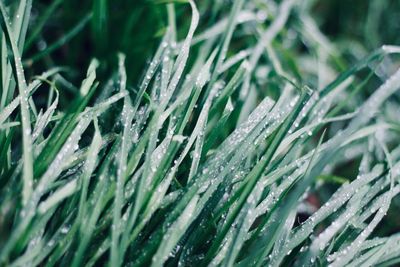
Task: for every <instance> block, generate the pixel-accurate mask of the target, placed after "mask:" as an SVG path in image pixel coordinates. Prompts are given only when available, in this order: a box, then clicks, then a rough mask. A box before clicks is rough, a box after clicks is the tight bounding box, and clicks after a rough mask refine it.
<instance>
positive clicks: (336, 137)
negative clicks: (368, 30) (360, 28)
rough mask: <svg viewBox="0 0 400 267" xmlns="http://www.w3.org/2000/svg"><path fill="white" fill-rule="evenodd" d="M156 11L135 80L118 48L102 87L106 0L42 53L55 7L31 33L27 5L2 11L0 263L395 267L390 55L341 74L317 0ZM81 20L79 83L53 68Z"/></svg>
mask: <svg viewBox="0 0 400 267" xmlns="http://www.w3.org/2000/svg"><path fill="white" fill-rule="evenodd" d="M164 2H165V1H160V3H158V4H157V8H160V9H163V10H164V11H163V12H164V13H162V14H164V15H165V16H166V18H167V19H166V21H167V24H166V25H165V28H163V30H162V31H161V34H162V39H161V41H160V43H159V46H158V48H157V49H156V50H155V52H154V54H153V56H152V58H151V60H150V61H149V63H148V66H147V68H146V70H145V71H144V74H143V76H142V79H141V80H140V81H139V82H137V81H136V82H135V83H134V86H132V84H131V81H130V80H131V79H132V77H129V76H130V72H129V71H127V70H126V60H127V59H128V58H127V57H126V55H125V54H124V53H119V54H118V55H117V54H114V55H113V57H114V58H117V61H118V63H117V66H116V68H115V69H113V70H112V73H111V75H110V76H109V77H108V78H107V77H106V76H105V75H106V74H105V73H107V71H105V70H104V68H105V67H104V65H107V64H109V62H110V61H108V58H107V57H102V56H101V55H102V53H104V51H106V50H107V46H106V43H105V42H107V40H106V38H105V36H106V35H107V34H111V33H110V32H112V26H115V25H112V24H111V22H110V21H111V19H110V18H109V15H110V12H111V11H109V10H108V9H107V5H110V3H107V1H95V3H94V5H93V6H92V10H91V11H93V12H88V13H87V14H86V15H85V16H83V17H82V18H81V19H80V20H79V22H78V24H77V25H75V26H74V27H72V28H71V30H70V31H67V32H66V33H65V35H63V36H62V37H61V38H60V39H58V40H56V41H55V42H54V43H53V44H52V45H48V46H47V47H44V48H43V47H42V48H41V50H40V51H35V49H32V48H31V47H32V46H33V44H35V43H37V42H39V43H40V42H43V40H41V41H40V40H38V39H40V38H43V36H41V31H42V29H43V27H45V25H46V22H47V20H49V19H50V17H51V16H52V13H53V12H54V11H55V10H57V8H59V5H60V4H61V1H54V2H53V4H52V5H50V6H49V7H48V9H47V11H46V12H44V14H43V17H41V19H39V20H38V21H37V22H36V23H33V25H30V26H29V27H30V28H29V29H30V30H28V24H29V22H30V13H31V7H32V2H31V1H29V0H21V1H17V3H11V4H10V5H6V4H5V2H0V11H1V16H0V21H1V26H2V31H3V34H2V37H1V42H2V52H1V53H2V62H1V64H2V76H1V77H2V83H1V88H2V91H1V92H2V94H1V111H0V127H1V128H0V140H1V142H0V153H1V154H0V174H1V178H0V183H1V188H0V190H1V194H0V201H1V211H0V229H1V230H0V231H1V233H0V234H1V240H0V247H1V249H0V262H1V265H10V266H22V265H32V266H37V265H45V266H54V265H56V266H81V265H85V266H93V265H109V266H121V265H124V266H125V265H127V266H131V265H132V266H149V265H151V266H163V265H166V266H178V265H179V266H193V265H196V264H197V265H201V266H208V265H209V266H216V265H218V266H233V265H237V266H264V265H268V266H281V265H283V266H292V265H296V266H315V265H317V266H320V265H321V266H326V265H329V266H371V265H378V266H389V265H396V264H398V263H399V262H400V254H399V252H400V235H399V234H398V233H397V232H396V229H395V228H394V227H393V226H392V228H390V229H389V231H386V232H385V231H382V230H381V231H380V228H382V227H380V225H386V224H387V223H386V220H388V219H386V218H387V217H388V216H389V217H390V215H391V213H392V212H391V210H390V207H391V206H392V207H393V205H394V206H395V207H397V206H398V203H397V204H396V203H395V201H394V200H395V198H396V196H397V195H398V194H399V193H400V185H399V178H400V177H399V175H400V146H399V142H398V140H399V129H400V127H399V123H398V120H397V118H398V115H399V99H398V96H399V94H398V92H399V88H400V70H398V69H397V70H396V63H395V58H394V56H393V55H394V54H399V53H400V47H398V46H387V45H386V46H382V47H380V48H378V49H376V50H375V51H373V52H371V53H370V54H364V55H363V57H362V58H358V59H357V62H356V63H355V64H354V65H353V66H350V67H347V64H348V63H347V61H346V59H345V58H344V57H343V56H342V55H341V46H340V44H336V43H334V42H331V41H329V39H328V38H327V37H326V36H325V35H324V34H322V32H321V31H320V30H319V29H318V27H317V23H316V21H315V19H314V17H313V15H312V9H311V7H312V2H314V1H305V2H302V3H299V2H296V1H294V0H284V1H281V2H279V3H278V2H273V1H267V2H264V1H257V0H253V1H244V0H236V1H233V4H232V6H230V8H229V10H228V12H227V11H226V7H225V6H224V5H222V4H221V2H220V1H215V2H214V1H210V2H208V1H205V2H204V4H202V5H200V6H199V8H200V9H199V10H198V6H196V4H195V3H194V1H192V0H189V1H166V3H164ZM189 11H190V12H191V17H190V20H189V21H188V22H186V21H184V22H183V24H182V25H180V24H177V21H178V20H179V21H181V20H182V17H183V15H182V17H180V16H179V14H183V13H184V12H189ZM371 14H372V13H371ZM371 16H372V17H373V15H371ZM203 18H204V20H205V21H202V20H203ZM207 18H208V19H209V22H210V24H211V25H208V24H207V23H206V22H207ZM109 19H110V21H109ZM368 19H369V24H368V25H370V23H371V17H369V18H368ZM132 20H134V18H132ZM89 21H91V22H92V27H91V29H92V32H93V33H95V37H93V38H94V40H95V41H98V42H101V44H99V46H98V47H97V48H96V49H97V53H98V55H99V56H100V60H99V59H92V60H91V63H90V64H89V67H88V70H87V71H86V77H85V78H84V79H83V80H82V81H81V83H80V86H75V85H73V84H74V83H71V82H70V81H69V79H72V80H74V79H76V78H73V77H74V76H73V75H71V74H70V73H71V72H73V71H74V70H71V69H69V68H65V67H55V66H52V67H51V66H50V65H52V64H50V65H49V62H50V61H52V57H54V58H57V56H55V55H54V56H53V52H54V51H57V49H59V48H60V47H63V46H64V45H66V44H67V43H68V42H69V41H70V40H72V39H73V38H75V36H77V34H79V32H80V31H82V30H83V28H84V27H85V25H86V24H87V23H88V22H89ZM186 23H188V24H187V25H186ZM128 24H129V23H128ZM186 26H187V27H186ZM181 27H182V29H183V30H182V29H180V28H181ZM143 30H144V29H143ZM126 31H128V30H126ZM183 31H185V35H184V36H183V37H182V36H181V34H182V32H183ZM374 36H375V35H374ZM122 38H123V39H124V38H125V37H124V36H122ZM374 38H375V39H374V40H375V41H376V38H378V37H377V36H375V37H374ZM25 39H27V40H28V41H27V42H25ZM124 40H125V41H124V42H128V41H127V40H128V39H124ZM302 46H306V49H304V47H303V49H299V48H300V47H302ZM24 50H25V53H28V56H27V58H26V59H25V58H24V57H23V58H24V59H22V58H21V57H22V56H21V55H22V54H23V52H24ZM145 53H146V54H147V53H148V51H146V52H145ZM353 55H354V56H357V55H359V53H354V54H353ZM39 63H42V64H44V65H45V66H46V71H45V72H44V73H42V74H40V75H38V74H37V73H35V75H38V76H34V75H30V76H31V80H30V81H28V80H27V79H26V76H25V74H24V73H26V72H27V71H28V70H29V72H30V73H31V72H32V69H33V70H36V67H35V66H37V65H35V64H39ZM60 65H62V64H60ZM111 66H112V64H111ZM108 67H109V66H108ZM78 71H79V69H78ZM133 78H134V79H135V78H136V76H135V77H133ZM377 78H379V79H380V80H379V79H377ZM377 81H379V85H376V84H377V83H378V82H377ZM136 84H137V86H136ZM371 88H372V89H373V91H372V92H371V91H369V90H371ZM71 94H72V95H73V97H71ZM65 99H69V101H68V105H67V103H66V101H65ZM60 104H63V105H61V106H60ZM344 168H346V170H343V169H344ZM394 216H396V215H394ZM389 222H390V221H389ZM389 225H390V224H389ZM388 227H391V226H388ZM397 227H398V225H397ZM382 233H383V234H382Z"/></svg>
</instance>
